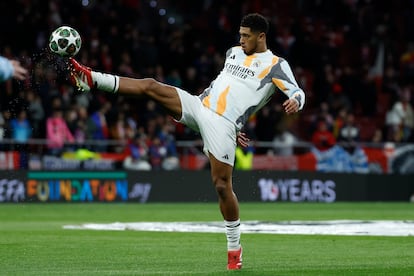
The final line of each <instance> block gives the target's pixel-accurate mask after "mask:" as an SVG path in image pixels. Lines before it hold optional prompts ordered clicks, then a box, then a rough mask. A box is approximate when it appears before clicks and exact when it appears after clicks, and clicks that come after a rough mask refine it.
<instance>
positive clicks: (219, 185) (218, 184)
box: [213, 178, 232, 199]
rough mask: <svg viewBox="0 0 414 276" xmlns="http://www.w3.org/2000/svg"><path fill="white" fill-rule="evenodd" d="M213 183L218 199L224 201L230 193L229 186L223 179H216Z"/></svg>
mask: <svg viewBox="0 0 414 276" xmlns="http://www.w3.org/2000/svg"><path fill="white" fill-rule="evenodd" d="M213 182H214V187H215V189H216V192H217V194H218V196H219V197H220V198H222V199H225V198H226V197H227V195H228V194H229V193H230V192H232V190H231V187H230V184H229V183H228V181H226V180H225V179H223V178H216V179H214V180H213Z"/></svg>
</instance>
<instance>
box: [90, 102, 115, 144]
mask: <svg viewBox="0 0 414 276" xmlns="http://www.w3.org/2000/svg"><path fill="white" fill-rule="evenodd" d="M110 109H111V103H110V102H104V103H102V104H101V105H100V107H99V109H98V110H97V111H95V112H94V113H92V114H91V115H90V117H89V120H88V126H87V127H88V132H89V133H90V138H91V139H93V140H96V141H98V142H101V143H100V144H99V145H96V146H95V151H97V152H104V151H106V150H107V145H106V144H104V143H102V142H105V140H106V139H109V128H108V123H107V120H106V114H107V113H108V112H109V110H110Z"/></svg>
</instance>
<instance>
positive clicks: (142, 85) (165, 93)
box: [69, 58, 182, 120]
mask: <svg viewBox="0 0 414 276" xmlns="http://www.w3.org/2000/svg"><path fill="white" fill-rule="evenodd" d="M69 62H70V78H71V81H72V83H73V84H74V85H76V86H77V87H78V88H79V89H80V90H83V91H86V92H87V91H90V90H91V89H92V88H97V89H99V90H102V91H105V92H110V93H122V94H130V95H137V96H148V97H150V98H152V99H153V100H155V101H157V102H158V103H159V104H161V105H162V106H163V107H165V108H166V109H167V111H168V112H169V114H170V115H171V116H172V117H173V118H174V119H176V120H179V119H180V118H181V114H182V107H181V101H180V97H179V96H178V93H177V90H176V88H175V87H173V86H170V85H166V84H163V83H160V82H158V81H156V80H154V79H151V78H146V79H133V78H125V77H118V76H116V75H112V74H105V73H100V72H95V71H93V70H92V69H91V68H89V67H86V66H84V65H82V64H80V63H78V62H77V61H76V60H75V59H73V58H70V59H69Z"/></svg>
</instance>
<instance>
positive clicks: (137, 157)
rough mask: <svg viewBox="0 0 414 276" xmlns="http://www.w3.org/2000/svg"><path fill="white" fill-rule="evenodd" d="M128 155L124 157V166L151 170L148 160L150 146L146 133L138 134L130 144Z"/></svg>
mask: <svg viewBox="0 0 414 276" xmlns="http://www.w3.org/2000/svg"><path fill="white" fill-rule="evenodd" d="M128 152H129V154H128V156H127V157H126V158H125V159H124V162H123V167H124V168H125V169H127V170H142V171H149V170H151V164H150V163H149V162H148V147H147V144H146V137H145V135H144V134H142V133H140V134H137V135H136V136H135V137H134V138H133V139H132V142H131V143H130V144H129V146H128Z"/></svg>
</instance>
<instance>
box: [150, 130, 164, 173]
mask: <svg viewBox="0 0 414 276" xmlns="http://www.w3.org/2000/svg"><path fill="white" fill-rule="evenodd" d="M148 155H149V161H150V164H151V166H152V168H153V169H154V170H161V169H162V162H163V161H164V158H165V157H167V148H166V147H165V145H163V144H162V142H161V139H160V138H159V137H158V136H155V137H152V139H151V143H150V145H149V150H148Z"/></svg>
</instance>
